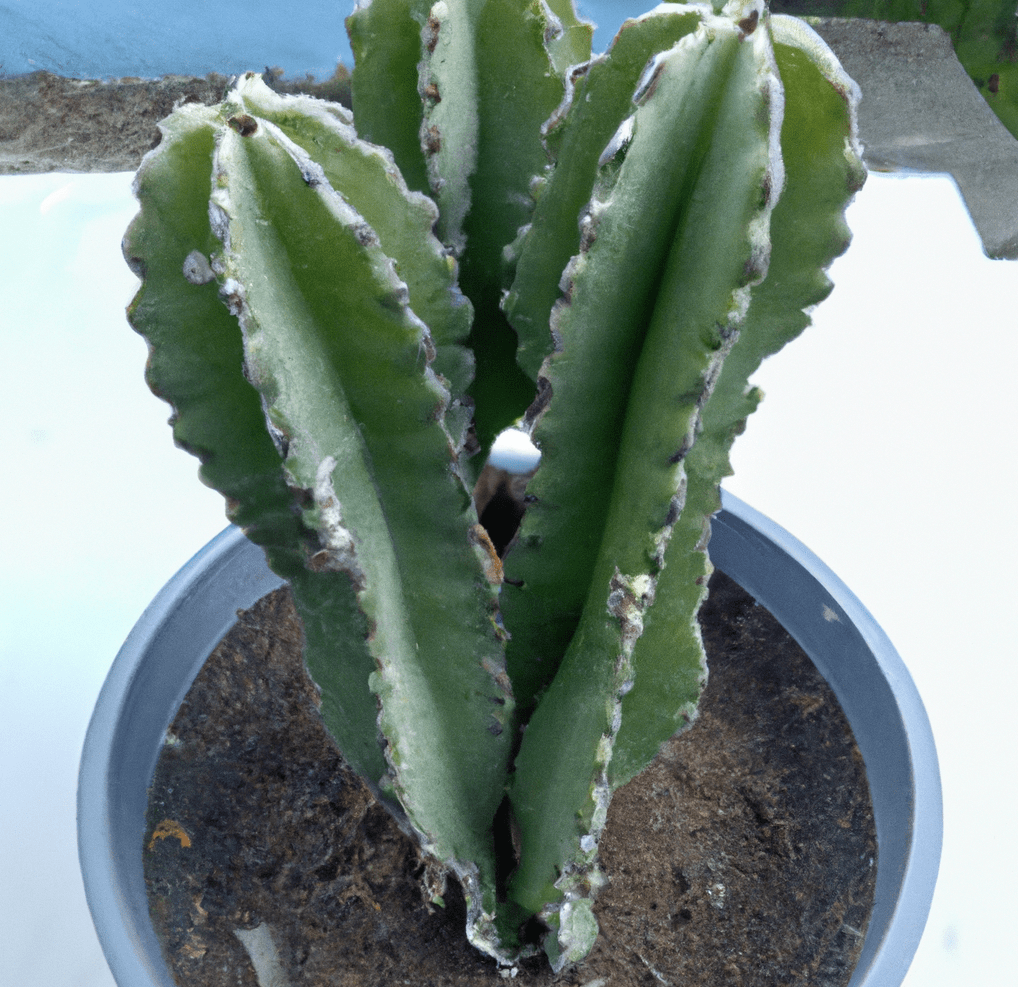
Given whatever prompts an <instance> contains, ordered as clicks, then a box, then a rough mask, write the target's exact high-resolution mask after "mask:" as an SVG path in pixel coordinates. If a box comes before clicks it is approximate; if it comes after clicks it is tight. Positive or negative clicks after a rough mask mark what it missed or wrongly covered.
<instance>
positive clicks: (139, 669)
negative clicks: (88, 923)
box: [78, 495, 942, 987]
mask: <svg viewBox="0 0 1018 987" xmlns="http://www.w3.org/2000/svg"><path fill="white" fill-rule="evenodd" d="M723 503H724V510H723V511H722V512H721V513H720V514H719V515H718V516H717V517H716V518H715V519H714V522H713V533H712V538H711V557H712V559H713V561H714V562H715V564H716V565H717V566H718V568H720V569H722V570H723V571H724V572H726V573H727V574H728V575H729V576H731V577H732V578H733V579H734V580H735V581H736V582H738V583H739V584H740V585H742V586H743V587H744V588H745V589H746V590H747V591H748V592H749V593H751V594H752V595H753V596H754V597H755V598H756V599H757V600H758V602H759V603H761V604H762V605H764V606H765V607H767V609H768V610H770V611H771V613H772V614H773V615H774V616H775V617H776V618H777V619H778V620H779V621H780V623H781V624H782V625H783V626H784V627H785V628H786V629H787V630H788V631H789V633H790V634H791V635H792V636H793V637H794V638H795V639H796V641H797V642H798V643H799V644H800V646H802V648H803V649H804V650H805V651H806V653H807V654H808V655H809V656H810V658H811V659H812V660H813V662H814V664H815V665H816V666H817V668H818V669H819V670H820V672H821V673H822V674H823V675H824V677H825V678H826V679H827V681H828V682H829V684H830V685H831V687H832V689H833V691H834V693H835V695H836V696H837V698H838V701H839V702H840V703H841V705H842V708H843V709H844V712H845V714H846V716H847V717H848V720H849V722H850V724H851V727H852V730H853V732H854V734H855V738H856V742H857V744H858V746H859V750H860V752H861V753H862V756H863V760H864V762H865V765H866V771H867V777H868V780H869V785H870V795H871V799H872V803H873V812H874V817H875V822H876V830H877V840H878V846H879V859H878V862H877V884H876V898H875V902H874V907H873V912H872V915H871V918H870V924H869V927H868V930H867V932H866V937H865V941H864V943H863V948H862V952H861V954H860V958H859V962H858V964H857V967H856V970H855V973H854V974H853V976H852V979H851V981H850V985H849V987H864V985H865V987H878V985H879V987H893V985H898V984H900V983H901V981H902V979H903V978H904V975H905V972H906V971H907V969H908V966H909V964H910V962H911V960H912V957H913V955H914V953H915V950H916V947H917V946H918V943H919V939H920V936H921V934H922V930H923V927H924V925H925V922H926V917H927V914H928V912H929V906H930V901H931V898H932V894H933V887H934V883H935V881H936V875H937V868H938V865H939V861H940V848H941V838H942V808H941V793H940V777H939V772H938V766H937V756H936V750H935V747H934V743H933V736H932V733H931V730H930V725H929V721H928V719H927V717H926V712H925V710H924V708H923V705H922V702H921V700H920V698H919V695H918V693H917V692H916V689H915V686H914V684H913V682H912V679H911V678H910V676H909V674H908V671H907V670H906V668H905V666H904V664H903V663H902V661H901V659H900V658H899V657H898V655H897V653H896V652H895V650H894V648H893V647H892V645H891V644H890V642H889V641H888V640H887V638H886V636H885V635H884V634H883V632H882V631H881V630H880V628H879V627H878V626H877V624H876V623H875V622H874V620H873V618H872V617H871V616H870V614H869V613H868V612H867V611H866V610H865V608H864V607H863V606H862V605H861V604H860V603H859V601H858V600H857V599H856V598H855V597H854V596H853V595H852V594H851V592H850V591H849V590H848V589H847V588H846V587H845V586H844V585H843V584H842V583H841V581H840V580H839V579H838V578H837V577H836V576H835V575H834V574H833V573H832V572H831V571H830V570H829V569H827V567H826V566H824V564H823V563H822V562H820V561H819V560H818V559H817V558H816V557H815V556H814V555H813V554H812V553H811V552H810V551H809V550H808V549H806V548H805V547H804V546H803V545H801V544H800V543H799V542H798V541H796V540H795V539H794V538H793V537H792V536H791V535H789V534H788V532H786V531H784V530H783V529H781V528H780V527H778V526H777V525H775V524H774V523H773V522H771V521H770V520H768V519H767V518H765V517H763V516H762V515H760V514H759V513H757V512H756V511H754V510H752V508H750V507H749V506H748V505H746V504H744V503H742V502H741V501H739V500H738V499H737V498H735V497H731V496H728V495H724V496H723ZM280 583H281V580H280V579H279V578H278V577H277V576H275V575H274V574H273V573H271V572H270V571H269V570H268V568H267V567H266V565H265V562H264V559H263V556H262V553H261V550H260V549H258V548H257V547H256V546H254V545H252V544H251V543H249V542H248V541H247V540H246V539H245V538H244V537H243V536H242V535H241V533H240V532H239V530H237V529H235V528H230V529H227V530H226V531H224V532H223V533H222V534H220V535H219V536H218V537H217V538H215V539H213V541H211V542H210V543H209V544H208V545H206V546H205V548H203V549H202V550H201V551H200V552H199V553H198V554H197V555H196V556H195V557H194V558H193V559H191V561H190V562H188V563H187V565H185V566H184V567H183V568H182V569H181V570H180V572H178V573H177V574H176V575H175V576H174V577H173V579H171V580H170V582H169V583H168V584H167V585H166V586H165V587H164V588H163V590H162V591H161V592H160V593H159V595H158V596H157V597H156V598H155V600H153V602H152V603H151V605H150V606H149V607H148V608H147V609H146V611H145V613H144V614H143V615H142V617H141V619H140V620H139V621H138V623H137V624H136V625H135V627H134V629H133V630H132V632H131V634H130V636H129V637H128V639H127V641H126V642H125V644H124V646H123V648H122V649H121V651H120V653H119V654H118V655H117V658H116V660H115V661H114V663H113V666H112V668H111V670H110V673H109V675H108V677H107V679H106V682H105V684H104V686H103V689H102V692H101V693H100V696H99V700H98V702H97V704H96V709H95V711H94V713H93V716H92V720H91V723H90V725H89V729H88V733H87V736H86V738H85V747H84V752H83V755H82V762H81V769H80V774H79V787H78V851H79V856H80V860H81V867H82V873H83V876H84V883H85V892H86V896H87V898H88V903H89V907H90V909H91V911H92V917H93V920H94V922H95V926H96V930H97V932H98V934H99V939H100V942H101V943H102V947H103V950H104V952H105V954H106V958H107V961H108V962H109V965H110V968H111V970H112V971H113V975H114V978H115V979H116V981H117V983H118V984H119V985H120V987H156V985H158V987H175V985H174V981H173V978H172V976H171V975H170V973H169V970H168V969H167V967H166V965H165V962H164V960H163V956H162V952H161V948H160V945H159V942H158V941H157V939H156V936H155V933H154V931H153V928H152V924H151V922H150V919H149V910H148V900H147V897H146V889H145V880H144V875H143V870H142V854H141V848H142V841H143V836H144V832H145V825H146V818H145V813H146V806H147V791H148V787H149V785H150V783H151V781H152V777H153V773H154V770H155V765H156V761H157V759H158V757H159V753H160V750H161V747H162V744H163V740H164V735H165V731H166V729H167V728H168V726H169V725H170V723H171V721H172V720H173V717H174V715H175V713H176V710H177V708H178V707H179V705H180V703H181V701H182V700H183V698H184V696H185V695H186V693H187V691H188V688H189V687H190V685H191V683H192V681H193V680H194V678H195V676H196V675H197V674H198V672H199V670H200V669H201V667H202V665H203V664H204V662H205V659H206V657H207V656H208V654H209V653H210V652H211V651H212V650H213V649H214V648H215V646H216V644H217V643H218V642H219V640H220V639H221V638H222V636H223V635H224V634H225V633H226V632H227V630H228V629H229V628H230V627H231V626H232V624H233V623H234V621H235V619H236V611H237V610H238V609H240V608H246V607H250V606H251V605H253V604H254V603H255V602H256V601H257V600H259V599H260V598H261V597H262V596H264V595H265V594H266V593H268V592H270V591H271V590H272V589H275V588H276V587H277V586H279V585H280Z"/></svg>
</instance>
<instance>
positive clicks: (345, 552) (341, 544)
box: [311, 456, 364, 586]
mask: <svg viewBox="0 0 1018 987" xmlns="http://www.w3.org/2000/svg"><path fill="white" fill-rule="evenodd" d="M335 469H336V459H335V457H334V456H326V457H325V458H324V459H323V460H322V461H321V462H320V463H319V464H318V470H317V473H316V475H315V485H314V489H313V490H312V491H311V494H312V496H313V497H314V501H315V508H316V509H317V513H318V538H319V541H320V542H321V544H322V550H321V551H320V552H317V553H315V555H313V556H312V558H311V567H312V568H313V569H315V570H316V571H318V572H322V571H325V572H345V573H347V575H349V576H350V578H351V580H352V581H353V583H354V585H355V586H362V585H363V583H364V571H363V569H361V567H360V563H359V562H358V561H357V543H356V542H355V541H354V537H353V534H352V533H351V532H350V530H349V529H348V528H347V527H346V526H345V525H344V524H343V506H342V504H340V502H339V498H338V497H337V496H336V488H335V487H334V486H333V483H332V474H333V472H334V471H335Z"/></svg>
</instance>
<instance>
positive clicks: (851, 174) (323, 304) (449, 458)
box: [124, 0, 865, 970]
mask: <svg viewBox="0 0 1018 987" xmlns="http://www.w3.org/2000/svg"><path fill="white" fill-rule="evenodd" d="M348 28H349V31H350V36H351V41H352V46H353V50H354V52H355V56H356V65H355V68H354V72H353V78H352V92H353V104H354V110H353V114H350V113H348V112H347V111H346V110H344V109H343V108H342V107H340V106H337V105H332V104H329V103H325V102H322V101H318V100H315V99H311V98H310V97H303V96H281V95H277V94H275V93H273V92H271V91H270V90H269V89H268V88H267V87H266V86H265V85H264V84H263V83H262V81H261V79H260V78H259V77H258V76H256V75H253V74H252V75H246V76H244V77H242V78H240V79H238V80H237V81H236V85H235V87H234V88H233V89H232V91H231V92H229V93H228V94H227V96H226V97H225V99H224V101H223V102H222V103H221V104H220V105H218V106H213V107H205V106H201V105H197V104H187V105H183V106H180V107H178V108H177V109H176V110H175V111H174V113H173V114H172V115H171V116H170V117H169V118H167V119H166V120H165V121H163V123H162V124H161V125H160V126H161V131H162V141H161V143H160V144H159V146H158V147H157V148H155V149H154V150H153V151H151V152H150V153H149V154H148V156H147V157H146V159H145V161H144V162H143V164H142V167H141V169H140V171H139V173H138V177H137V180H136V192H137V195H138V198H139V199H140V202H141V206H142V208H141V212H140V213H139V215H138V217H137V218H136V219H135V220H134V222H133V223H132V225H131V227H130V229H129V231H128V233H127V235H126V237H125V244H124V249H125V256H126V257H127V259H128V262H129V263H130V264H131V266H132V268H133V269H134V270H135V271H136V272H137V273H138V275H139V276H140V277H141V279H142V286H141V288H140V289H139V291H138V294H137V296H136V297H135V299H134V300H133V302H132V304H131V307H130V309H129V318H130V321H131V323H132V325H133V326H134V327H135V328H136V329H137V330H138V331H139V332H141V333H142V334H144V336H145V337H146V338H147V339H148V341H149V345H150V360H149V365H148V370H147V375H148V381H149V384H150V386H151V387H152V389H153V391H154V392H155V393H156V394H157V395H159V396H161V397H163V398H164V399H165V400H167V401H168V402H170V404H171V405H172V407H173V417H172V419H171V422H172V424H173V431H174V437H175V439H176V441H177V443H178V444H179V445H181V446H182V447H184V448H185V449H187V450H189V451H190V452H192V453H194V454H195V455H197V456H198V457H199V459H200V460H201V477H202V479H203V480H204V481H205V482H206V483H208V484H210V485H211V486H213V487H215V488H216V489H218V490H219V491H221V492H222V493H223V495H224V496H225V498H226V501H227V513H228V516H229V517H230V519H231V520H232V521H233V522H234V523H236V524H238V525H239V526H241V527H242V528H243V529H244V531H245V533H246V534H247V536H248V537H249V538H250V539H251V540H252V541H254V542H255V543H257V544H259V545H260V546H262V547H263V548H264V550H265V553H266V557H267V559H268V561H269V564H270V565H271V566H272V568H273V569H274V570H275V571H276V572H277V573H279V574H280V575H281V576H283V577H284V578H286V579H287V580H288V581H289V582H290V584H291V586H292V589H293V595H294V599H295V601H296V604H297V607H298V610H299V613H300V616H301V619H302V621H303V624H304V630H305V639H306V641H305V659H306V663H307V666H308V670H309V672H310V674H311V675H312V677H313V678H314V680H315V681H316V682H317V684H318V686H319V687H320V689H321V693H322V716H323V719H324V722H325V724H326V726H327V728H328V729H329V731H330V732H331V733H332V735H333V736H334V738H335V740H336V742H337V743H338V745H339V747H340V749H341V750H342V751H343V753H344V755H345V757H346V758H347V760H348V761H349V762H350V763H351V765H352V766H353V767H354V768H355V769H356V770H357V771H359V772H360V773H361V775H362V776H363V777H364V778H365V780H366V781H367V782H368V784H369V785H370V786H371V787H372V789H373V790H374V791H375V792H376V794H377V795H378V797H379V798H380V799H382V800H383V802H384V803H385V804H386V805H387V806H388V807H389V808H390V809H391V811H393V813H394V814H396V815H397V816H398V817H399V818H400V819H401V821H402V822H403V824H404V825H405V826H406V827H408V828H409V830H410V831H411V832H412V833H413V834H414V835H415V836H416V838H417V840H418V842H419V845H420V847H421V850H422V852H423V853H424V854H425V855H426V856H427V857H428V858H430V859H431V860H432V861H433V862H434V866H432V867H431V868H429V874H430V875H431V876H430V877H429V881H430V883H429V885H428V893H429V894H431V895H432V896H433V897H436V898H437V897H439V896H440V894H441V889H442V880H444V876H445V875H448V874H452V875H455V877H456V879H458V880H459V881H460V882H461V883H462V885H463V888H464V893H465V896H466V900H467V903H468V927H467V935H468V936H469V938H470V941H471V942H472V943H473V944H474V945H475V946H477V947H478V948H479V949H481V950H484V951H485V952H487V953H489V954H490V955H492V956H493V957H495V958H496V959H497V960H498V961H499V962H500V963H511V962H514V961H515V960H516V959H517V958H518V957H520V956H523V955H530V954H532V953H534V952H535V951H536V950H539V949H540V948H541V947H543V949H544V951H545V952H546V953H547V955H548V957H549V959H550V961H551V963H552V965H553V967H554V968H555V969H556V970H560V969H562V968H563V967H565V966H566V965H568V964H571V963H573V962H576V961H578V960H579V959H581V958H582V957H583V956H584V955H586V953H587V952H588V951H589V949H590V948H591V946H592V944H593V942H594V939H595V937H596V933H597V923H596V920H595V918H594V913H593V911H592V901H593V898H594V895H595V894H596V892H597V889H598V887H599V886H600V885H601V884H602V883H603V881H604V878H603V876H602V875H601V874H600V872H599V870H598V866H597V842H598V837H599V834H600V832H601V829H602V827H603V825H604V822H605V815H606V811H607V807H608V803H609V800H610V798H611V795H612V792H613V791H615V790H616V789H617V788H618V787H619V786H620V785H622V784H625V783H626V782H627V781H628V780H629V779H631V778H632V777H633V776H634V775H636V774H637V773H638V772H639V771H640V770H642V768H643V767H644V766H645V765H646V764H647V763H648V762H649V761H650V760H651V759H652V758H653V757H654V756H655V754H656V753H657V751H658V750H659V748H660V746H661V744H662V743H663V742H664V741H665V740H667V739H668V738H669V737H670V736H672V735H673V734H675V733H676V732H677V731H679V730H682V729H684V728H685V727H687V726H688V725H689V724H690V723H691V722H692V721H693V719H694V718H695V715H696V703H697V699H698V697H699V694H700V692H701V690H702V688H703V686H704V683H705V681H706V674H707V672H706V665H705V659H704V654H703V649H702V645H701V641H700V635H699V630H698V626H697V622H696V614H697V609H698V607H699V605H700V603H701V601H702V599H703V597H704V594H705V592H706V581H707V576H708V575H709V572H710V562H709V559H708V556H707V543H708V539H709V531H710V517H711V515H712V514H713V513H714V512H715V511H716V510H717V509H718V507H719V506H720V501H719V495H718V489H719V484H720V481H721V479H722V478H723V477H724V476H725V475H727V474H728V473H729V472H730V469H729V464H728V451H729V448H730V446H731V443H732V440H733V439H734V437H735V435H736V434H737V433H738V432H740V431H741V430H742V428H743V427H744V424H745V420H746V417H747V415H748V414H750V413H751V412H752V411H753V410H754V408H755V407H756V404H757V403H758V401H759V398H760V395H759V393H758V392H757V391H756V390H755V389H753V388H751V387H749V385H748V383H747V380H748V377H749V375H750V374H751V373H752V372H753V371H754V370H755V369H756V367H757V366H758V365H759V363H760V361H761V360H762V359H763V358H764V357H765V356H767V355H768V354H770V353H773V352H775V351H776V350H777V349H779V348H780V347H781V346H782V345H784V343H785V342H787V341H788V340H789V339H791V338H792V337H794V336H795V335H797V334H798V333H799V332H800V331H801V330H802V329H803V328H804V327H805V326H806V324H807V323H808V321H809V318H808V315H807V314H806V313H807V312H808V310H809V308H810V307H811V306H813V305H815V304H817V303H818V302H820V301H821V300H822V299H823V298H824V297H825V295H826V294H827V293H828V291H829V290H830V282H829V281H828V279H827V278H826V275H825V274H824V271H825V269H826V267H827V266H828V265H829V264H830V262H831V261H832V259H833V258H834V257H835V256H837V255H838V254H840V253H841V252H842V251H843V250H844V249H845V247H846V246H847V244H848V239H849V237H848V232H847V229H846V227H845V224H844V220H843V213H844V209H845V206H846V205H847V203H848V201H849V200H850V198H851V196H852V195H853V193H854V192H855V191H856V190H857V189H858V188H859V187H860V185H861V183H862V180H863V178H864V174H865V173H864V171H863V168H862V165H861V162H860V158H859V147H858V143H857V139H856V135H855V129H854V126H855V125H854V114H855V100H856V98H857V97H856V92H855V87H854V84H853V83H852V82H851V81H850V80H849V79H848V78H847V77H846V76H845V75H844V74H843V72H842V70H841V68H840V66H839V65H838V63H837V61H836V59H835V58H834V56H833V55H832V54H831V53H830V51H829V50H828V49H827V48H826V47H825V46H824V44H823V42H822V41H821V40H820V39H819V38H818V37H817V36H816V35H815V34H814V33H813V32H812V31H811V30H810V29H809V28H807V27H806V26H805V25H803V24H802V23H801V22H799V21H796V20H794V19H791V18H787V17H779V16H774V17H771V16H770V15H769V14H768V12H767V10H766V8H765V6H764V5H763V4H762V3H761V2H760V0H731V2H730V3H729V4H728V5H727V6H725V7H723V8H722V7H720V5H716V6H715V7H711V6H709V5H703V6H679V5H667V4H666V5H663V6H661V7H658V8H656V9H655V10H653V11H651V12H650V13H648V14H645V15H643V16H642V17H639V18H637V19H634V20H629V21H627V22H626V23H625V24H624V25H623V27H622V29H621V30H620V32H619V34H618V36H617V37H616V38H615V40H614V42H613V44H612V46H611V48H610V49H609V50H608V51H607V52H606V53H604V54H602V55H599V56H597V57H595V58H591V57H590V37H591V31H590V27H589V25H586V24H584V23H583V22H581V21H580V20H579V19H578V18H577V16H576V14H575V12H574V10H573V7H572V4H571V2H570V0H550V2H548V3H544V2H538V0H438V2H437V3H435V4H433V5H431V4H429V3H428V2H424V0H371V3H370V4H368V5H366V6H363V7H360V8H358V9H357V10H356V11H355V12H354V14H353V15H352V16H351V17H350V18H349V20H348ZM513 422H520V423H521V427H522V428H524V429H525V430H526V431H527V432H528V433H529V434H530V435H531V436H532V438H533V440H534V442H535V443H536V444H537V446H538V447H539V448H540V450H541V455H542V458H541V463H540V467H539V468H538V470H537V471H536V474H535V475H534V476H533V478H532V480H531V481H530V483H529V486H528V488H527V494H526V511H525V513H524V515H523V519H522V525H521V526H520V528H519V531H518V532H517V533H516V535H515V537H514V538H513V539H512V541H511V542H510V544H509V546H508V549H507V550H506V551H505V552H504V557H503V556H502V555H500V553H499V552H498V551H496V549H495V546H494V545H493V544H492V541H491V539H490V538H489V536H488V534H487V532H486V530H485V529H484V528H483V527H482V526H481V525H480V524H479V522H478V515H477V509H476V506H475V503H474V500H473V497H472V492H473V488H474V484H475V481H476V477H477V473H478V469H479V467H478V464H483V462H484V459H485V454H486V452H487V450H488V448H489V447H490V445H491V443H492V441H493V439H494V437H495V436H496V434H498V432H499V431H500V430H502V429H503V428H504V427H506V426H507V425H509V424H512V423H513ZM436 874H438V875H440V878H438V879H436V878H435V876H434V875H436Z"/></svg>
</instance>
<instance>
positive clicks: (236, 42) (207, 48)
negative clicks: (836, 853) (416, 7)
mask: <svg viewBox="0 0 1018 987" xmlns="http://www.w3.org/2000/svg"><path fill="white" fill-rule="evenodd" d="M648 6H650V5H648ZM580 8H581V11H582V12H583V14H584V15H585V16H586V17H588V18H589V19H591V20H593V21H595V22H597V23H598V24H599V25H602V26H601V27H599V29H598V31H597V32H596V34H595V38H594V50H595V51H603V50H604V49H605V48H606V47H607V46H608V43H609V42H610V41H611V39H612V36H613V34H614V32H615V29H616V28H617V26H618V24H620V23H621V21H622V15H621V14H620V13H618V11H639V10H641V9H643V8H642V6H641V5H640V4H636V3H617V2H616V3H613V2H612V0H593V2H583V3H581V4H580ZM352 9H353V4H352V2H348V0H302V2H300V3H293V2H287V0H243V2H240V0H165V2H163V0H160V2H153V0H138V2H134V3H131V2H124V0H89V2H88V3H83V2H82V0H2V2H0V73H3V74H6V75H23V74H25V73H27V72H35V71H37V70H39V69H45V70H46V71H49V72H53V73H54V74H56V75H63V76H70V77H72V78H80V79H105V78H120V77H121V76H141V77H142V78H149V77H156V76H160V75H167V74H171V73H175V74H178V75H198V76H203V75H206V74H207V73H209V72H221V73H224V74H226V75H232V74H235V73H238V72H247V71H252V70H253V71H257V72H260V71H262V69H263V68H264V67H265V66H277V65H278V66H281V67H282V68H283V69H285V71H286V74H287V76H290V77H292V76H303V75H304V74H305V73H308V72H310V73H311V74H312V75H314V76H315V78H319V79H320V78H324V77H328V76H330V75H332V72H333V70H334V69H335V67H336V62H337V60H339V59H342V60H343V61H344V62H345V63H346V65H347V66H349V65H350V64H351V58H350V44H349V41H348V40H347V37H346V29H345V28H344V26H343V21H344V19H345V17H346V15H347V14H348V13H350V11H351V10H352Z"/></svg>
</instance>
